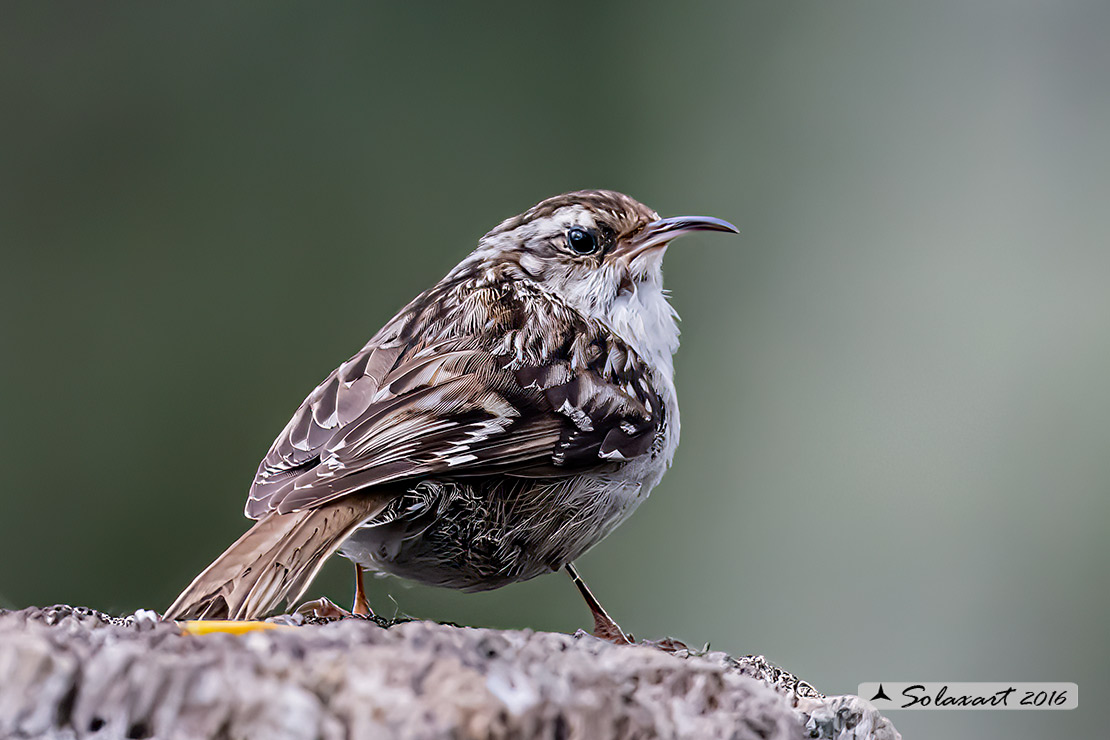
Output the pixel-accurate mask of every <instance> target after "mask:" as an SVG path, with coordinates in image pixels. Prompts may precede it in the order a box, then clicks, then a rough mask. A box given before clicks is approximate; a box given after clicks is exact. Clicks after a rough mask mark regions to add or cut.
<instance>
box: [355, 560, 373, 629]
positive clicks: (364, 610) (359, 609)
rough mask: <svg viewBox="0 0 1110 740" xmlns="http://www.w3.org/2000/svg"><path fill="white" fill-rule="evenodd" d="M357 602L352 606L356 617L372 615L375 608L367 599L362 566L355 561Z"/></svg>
mask: <svg viewBox="0 0 1110 740" xmlns="http://www.w3.org/2000/svg"><path fill="white" fill-rule="evenodd" d="M354 565H355V603H354V606H352V607H351V614H354V615H355V616H356V617H372V616H374V610H373V609H371V608H370V602H369V601H367V600H366V585H365V584H364V583H363V582H362V566H361V565H359V564H358V563H355V564H354Z"/></svg>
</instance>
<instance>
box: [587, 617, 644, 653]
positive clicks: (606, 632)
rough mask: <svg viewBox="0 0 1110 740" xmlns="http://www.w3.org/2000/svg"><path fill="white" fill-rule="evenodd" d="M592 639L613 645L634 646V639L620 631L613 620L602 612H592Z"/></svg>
mask: <svg viewBox="0 0 1110 740" xmlns="http://www.w3.org/2000/svg"><path fill="white" fill-rule="evenodd" d="M594 637H597V638H600V639H602V640H605V641H606V642H611V643H613V644H614V645H634V644H635V643H636V638H634V637H633V636H632V635H631V634H629V633H626V632H625V631H624V630H622V629H621V626H620V625H619V624H617V623H616V622H614V621H613V618H612V617H610V616H609V615H608V614H606V613H605V612H604V611H602V612H600V613H599V612H594Z"/></svg>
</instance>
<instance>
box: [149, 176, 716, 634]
mask: <svg viewBox="0 0 1110 740" xmlns="http://www.w3.org/2000/svg"><path fill="white" fill-rule="evenodd" d="M696 231H721V232H732V233H738V230H737V229H736V227H735V226H733V225H732V224H730V223H728V222H727V221H723V220H721V219H718V218H713V217H709V216H676V217H670V218H660V216H659V214H658V213H656V212H655V211H653V210H652V209H650V208H648V207H647V206H645V205H643V204H642V203H640V202H639V201H637V200H635V199H633V198H632V197H630V196H628V195H624V194H622V193H618V192H615V191H610V190H582V191H577V192H570V193H565V194H562V195H558V196H555V197H552V198H548V199H546V200H543V201H541V202H539V203H538V204H536V205H535V206H533V207H531V208H529V209H528V210H526V211H524V212H523V213H521V214H520V215H517V216H514V217H512V218H509V219H506V220H505V221H503V222H501V223H500V224H499V225H498V226H497V227H495V228H494V229H493V230H492V231H490V232H489V233H487V234H486V235H485V236H483V237H482V238H481V239H479V240H478V243H477V246H476V248H475V249H474V250H473V251H472V252H470V254H469V255H468V256H466V257H465V258H464V259H463V260H462V261H461V262H460V263H459V264H458V265H457V266H456V267H455V268H454V269H452V270H451V271H450V272H449V273H448V274H447V275H446V276H445V277H444V278H443V279H442V280H440V281H439V282H438V283H436V284H435V285H434V286H433V287H431V288H430V289H428V290H426V291H425V292H423V293H421V294H420V295H419V296H417V297H416V298H415V299H414V300H412V301H411V302H410V303H409V304H408V305H407V306H405V307H404V308H403V309H402V310H401V311H400V312H399V313H397V315H396V316H394V317H393V319H391V320H390V321H389V322H388V323H386V324H385V326H384V327H383V328H382V329H381V330H380V331H378V332H377V333H376V334H375V335H374V336H373V337H372V338H371V339H370V341H369V342H368V343H367V344H366V345H365V346H364V347H363V348H362V349H361V350H359V351H358V352H357V353H356V354H355V355H354V356H353V357H351V358H350V359H348V360H347V361H346V362H344V363H342V364H341V365H339V367H337V368H336V369H335V370H334V371H332V373H331V374H330V375H328V376H327V378H326V379H325V380H324V381H323V382H322V383H320V384H319V385H318V386H317V387H316V388H315V389H314V390H313V391H312V392H311V393H310V394H309V395H308V397H307V398H306V399H305V400H304V402H303V403H301V405H300V407H299V408H298V409H297V410H296V412H295V413H294V414H293V416H292V418H291V419H290V420H289V423H288V424H287V425H286V426H285V428H284V429H283V430H282V431H281V433H280V434H279V435H278V437H277V439H276V440H275V441H274V443H273V445H272V446H271V447H270V449H269V451H268V452H267V453H266V456H265V457H264V458H263V459H262V461H261V463H260V464H259V466H258V470H257V472H256V474H255V477H254V480H253V482H252V484H251V487H250V491H249V495H248V498H247V503H246V507H245V514H246V516H247V517H248V518H250V519H252V520H255V523H254V524H253V526H252V527H251V528H250V529H249V530H248V531H247V532H246V533H245V534H243V535H242V536H241V537H240V538H239V539H238V540H236V541H235V542H234V543H233V544H232V545H231V546H230V547H229V548H228V549H227V550H226V551H225V552H224V553H223V554H222V555H220V556H219V557H218V558H217V559H216V560H215V561H214V562H213V563H212V564H211V565H210V566H209V567H208V568H206V569H205V570H204V571H203V572H202V573H201V574H200V575H198V576H197V577H196V579H194V580H193V582H192V583H191V584H190V585H189V586H188V587H187V588H186V589H185V590H184V591H183V592H182V593H181V595H180V596H178V598H177V599H176V600H175V601H174V603H173V604H172V605H171V606H170V607H169V609H168V610H167V611H166V614H165V618H166V619H173V620H214V619H230V620H254V619H258V618H260V617H262V616H264V615H266V614H269V613H271V612H272V611H274V610H275V609H276V608H277V607H278V606H279V604H280V603H281V602H282V600H285V601H286V602H287V603H288V605H290V606H292V605H293V604H294V603H296V602H297V601H298V600H299V599H300V598H301V597H302V595H303V593H304V592H305V590H306V589H307V588H308V586H309V584H310V583H311V581H312V580H313V578H314V577H315V576H316V574H317V573H318V572H319V570H320V568H321V567H322V566H323V564H324V562H325V561H326V560H327V559H328V558H329V557H330V556H332V555H333V554H335V553H336V552H338V553H339V554H341V555H342V556H344V557H346V558H348V559H350V560H351V561H353V562H354V564H355V575H356V578H355V580H356V593H355V601H354V609H353V612H351V613H354V614H360V615H367V614H370V613H371V612H370V608H369V604H368V603H367V599H366V596H365V589H364V585H363V571H364V570H369V571H371V572H374V573H377V574H388V575H393V576H399V577H401V578H404V579H408V580H411V581H415V582H418V583H423V584H430V585H434V586H441V587H447V588H454V589H460V590H464V591H484V590H489V589H494V588H498V587H501V586H505V585H507V584H511V583H516V582H520V581H525V580H528V579H531V578H535V577H537V576H539V575H542V574H546V573H551V572H557V571H559V570H565V571H566V572H567V573H568V574H569V575H570V577H571V579H572V581H573V582H574V584H575V586H576V587H577V588H578V590H579V591H580V592H581V594H582V596H583V597H584V598H585V600H586V603H587V605H588V606H589V608H590V610H591V613H592V615H593V617H594V633H595V634H597V635H598V636H601V637H604V638H606V639H611V640H613V641H617V642H621V641H628V639H629V638H628V636H627V635H626V634H625V633H624V632H623V631H622V630H621V629H620V627H619V625H617V624H616V622H615V621H614V620H613V619H612V618H611V617H610V616H609V615H608V613H607V612H606V611H605V610H604V608H602V606H601V604H600V603H599V602H598V600H597V599H596V598H595V597H594V596H593V594H592V593H591V592H590V590H589V588H588V587H587V586H586V584H585V582H584V580H583V579H582V578H581V576H580V575H579V574H578V572H577V570H576V569H575V567H574V561H575V560H577V559H578V558H579V557H580V556H581V555H582V554H583V553H585V552H586V551H588V550H590V549H591V548H592V547H593V546H594V545H596V544H598V542H600V541H601V540H602V539H603V538H604V537H605V536H606V535H607V534H609V533H610V532H611V531H612V530H613V529H614V528H615V527H617V526H618V525H619V524H620V523H622V522H623V521H625V519H627V517H628V516H629V515H630V514H631V513H632V512H633V511H634V510H635V509H636V508H637V507H638V506H639V505H640V504H641V503H642V502H643V501H644V499H645V498H646V497H647V496H648V494H649V492H650V491H651V490H652V489H653V488H654V487H655V486H656V484H658V483H659V481H660V479H661V478H662V477H663V474H664V473H665V472H666V470H667V469H668V467H670V465H671V462H672V460H673V458H674V454H675V450H676V448H677V447H678V442H679V428H680V427H679V408H678V399H677V395H676V392H675V384H674V365H673V355H674V353H675V352H676V350H677V349H678V345H679V331H678V324H677V319H678V316H677V313H676V312H675V310H674V309H673V308H672V306H671V304H670V301H669V294H668V293H667V292H666V291H665V290H664V288H663V272H662V263H663V256H664V254H665V252H666V251H667V247H668V245H669V244H670V243H671V241H672V240H673V239H675V238H676V237H679V236H682V235H685V234H689V233H691V232H696ZM310 603H311V604H314V605H315V607H319V608H326V607H327V605H329V604H330V602H326V600H321V601H317V602H310ZM332 606H334V605H332ZM315 607H314V608H315ZM339 611H340V612H342V613H346V610H342V609H340V610H339Z"/></svg>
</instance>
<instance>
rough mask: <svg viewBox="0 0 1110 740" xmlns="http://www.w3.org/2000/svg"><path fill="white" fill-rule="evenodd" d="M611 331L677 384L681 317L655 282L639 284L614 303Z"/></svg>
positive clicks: (609, 317)
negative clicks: (675, 378) (675, 363)
mask: <svg viewBox="0 0 1110 740" xmlns="http://www.w3.org/2000/svg"><path fill="white" fill-rule="evenodd" d="M606 318H607V321H608V324H609V326H610V328H611V329H612V330H613V331H614V332H616V334H617V336H619V337H620V338H621V339H623V340H624V341H625V342H627V343H628V344H629V345H630V346H631V347H632V348H633V349H634V350H635V351H636V354H638V355H640V357H641V358H643V359H644V361H646V362H647V363H648V364H649V365H651V367H652V368H653V369H655V370H656V371H657V372H658V373H659V374H660V375H661V377H662V379H663V380H665V381H666V382H667V384H668V385H670V384H672V383H673V382H674V359H673V355H674V353H675V352H676V351H678V314H677V313H676V312H675V310H674V308H672V307H671V304H670V302H669V301H668V300H667V295H666V293H664V292H663V286H662V285H661V284H660V283H658V282H655V281H645V282H640V283H637V284H636V287H635V288H634V289H632V290H625V291H622V292H621V293H620V295H618V296H617V297H616V298H614V299H613V303H612V306H611V308H610V310H609V313H608V316H607V317H606Z"/></svg>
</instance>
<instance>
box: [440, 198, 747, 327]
mask: <svg viewBox="0 0 1110 740" xmlns="http://www.w3.org/2000/svg"><path fill="white" fill-rule="evenodd" d="M693 231H729V232H734V233H735V232H736V231H737V229H736V227H735V226H733V225H732V224H730V223H728V222H727V221H722V220H720V219H718V218H712V217H710V216H676V217H673V218H663V219H661V218H659V214H658V213H656V212H655V211H653V210H651V209H650V208H648V207H647V206H645V205H644V204H643V203H640V202H639V201H637V200H635V199H633V198H630V197H629V196H627V195H624V194H623V193H617V192H613V191H611V190H581V191H578V192H573V193H566V194H564V195H557V196H555V197H554V198H548V199H547V200H544V201H541V202H540V203H538V204H536V205H535V206H533V207H532V208H530V209H528V210H527V211H525V212H524V213H522V214H520V215H519V216H514V217H513V218H510V219H507V220H506V221H503V222H502V223H501V224H500V225H498V226H497V227H496V228H495V229H493V231H491V232H489V233H488V234H486V235H485V236H484V237H482V239H481V241H480V242H479V244H478V248H477V249H476V250H475V251H474V253H473V254H472V255H471V256H470V257H469V258H468V259H467V260H465V261H464V262H463V264H461V265H460V266H459V268H457V269H459V270H466V271H468V272H469V271H478V272H479V273H484V274H486V275H488V276H489V277H490V278H491V279H495V280H496V279H502V280H503V279H516V280H529V281H532V282H534V283H536V284H537V285H538V286H539V287H540V288H542V289H543V290H545V291H547V292H549V293H551V294H553V295H555V296H558V297H559V298H560V299H561V300H563V301H565V302H566V303H568V304H570V305H572V306H574V307H575V308H577V309H578V310H580V311H582V312H583V313H586V314H587V315H590V316H595V317H597V318H600V319H602V320H606V319H608V318H610V314H611V312H612V310H613V307H614V305H615V304H616V303H617V302H618V300H619V299H620V298H621V297H622V296H628V295H634V294H635V293H636V292H637V291H640V290H642V289H645V288H646V289H648V290H651V291H652V292H658V291H661V289H662V283H663V272H662V265H663V254H664V253H665V252H666V250H667V245H668V244H670V242H671V240H673V239H675V238H676V237H679V236H682V235H683V234H688V233H690V232H693Z"/></svg>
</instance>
